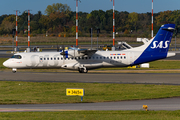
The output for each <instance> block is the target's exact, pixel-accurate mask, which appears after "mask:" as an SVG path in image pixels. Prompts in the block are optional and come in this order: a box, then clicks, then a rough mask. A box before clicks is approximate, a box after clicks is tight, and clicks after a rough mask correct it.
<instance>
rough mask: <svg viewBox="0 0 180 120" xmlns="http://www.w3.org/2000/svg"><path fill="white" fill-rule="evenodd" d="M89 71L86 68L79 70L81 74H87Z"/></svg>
mask: <svg viewBox="0 0 180 120" xmlns="http://www.w3.org/2000/svg"><path fill="white" fill-rule="evenodd" d="M87 72H88V70H87V69H86V68H79V73H87Z"/></svg>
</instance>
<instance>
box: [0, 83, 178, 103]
mask: <svg viewBox="0 0 180 120" xmlns="http://www.w3.org/2000/svg"><path fill="white" fill-rule="evenodd" d="M66 88H84V90H85V96H84V97H83V102H84V103H88V102H90V103H91V102H107V101H121V100H139V99H154V98H170V97H175V96H180V87H179V86H173V85H142V84H141V85H135V84H100V83H46V82H38V83H37V82H15V81H0V91H1V92H0V104H48V103H54V104H55V103H80V102H81V97H79V96H66Z"/></svg>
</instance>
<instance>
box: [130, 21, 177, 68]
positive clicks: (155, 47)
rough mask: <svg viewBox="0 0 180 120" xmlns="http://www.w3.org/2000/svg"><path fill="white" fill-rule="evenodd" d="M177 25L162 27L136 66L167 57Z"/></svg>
mask: <svg viewBox="0 0 180 120" xmlns="http://www.w3.org/2000/svg"><path fill="white" fill-rule="evenodd" d="M174 29H175V24H165V25H162V26H161V28H160V29H159V31H158V33H157V34H156V36H155V37H154V39H153V40H152V42H151V43H150V44H149V46H148V47H147V48H146V49H145V50H144V51H143V53H142V54H141V55H140V57H139V58H138V59H137V60H135V61H134V64H140V63H144V62H149V61H154V60H158V59H163V58H166V57H167V53H168V50H169V45H170V43H171V39H172V35H173V31H174Z"/></svg>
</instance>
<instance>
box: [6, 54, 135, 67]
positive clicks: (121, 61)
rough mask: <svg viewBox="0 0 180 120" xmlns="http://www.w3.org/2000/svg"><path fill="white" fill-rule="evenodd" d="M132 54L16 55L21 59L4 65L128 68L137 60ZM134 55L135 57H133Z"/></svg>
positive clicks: (12, 59) (14, 59)
mask: <svg viewBox="0 0 180 120" xmlns="http://www.w3.org/2000/svg"><path fill="white" fill-rule="evenodd" d="M135 54H138V52H137V53H134V52H127V51H97V52H96V53H95V54H93V55H92V56H84V57H83V56H81V57H72V56H71V57H68V58H65V57H64V56H63V55H60V52H39V53H38V52H30V53H18V54H15V55H20V56H21V58H20V59H18V58H10V59H8V60H7V61H6V62H4V65H5V66H6V67H9V68H66V69H72V70H73V69H74V70H77V69H78V67H79V66H83V67H86V68H87V69H95V68H99V67H124V66H129V65H131V64H132V63H133V61H134V60H135V59H136V58H137V57H136V56H138V55H135ZM134 55H135V56H134Z"/></svg>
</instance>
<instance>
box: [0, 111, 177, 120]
mask: <svg viewBox="0 0 180 120" xmlns="http://www.w3.org/2000/svg"><path fill="white" fill-rule="evenodd" d="M179 113H180V111H147V112H146V111H61V112H12V113H0V119H3V120H4V119H5V120H6V119H11V120H24V119H26V120H39V119H42V120H72V119H73V120H144V119H146V120H166V119H171V120H179V119H180V114H179Z"/></svg>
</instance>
